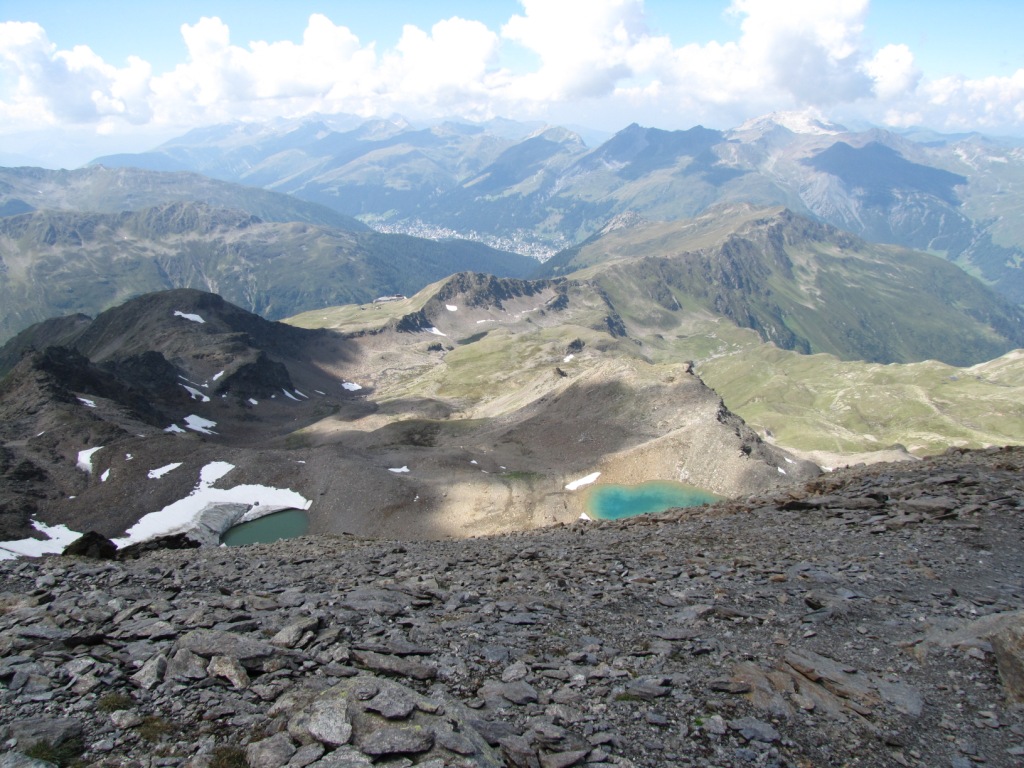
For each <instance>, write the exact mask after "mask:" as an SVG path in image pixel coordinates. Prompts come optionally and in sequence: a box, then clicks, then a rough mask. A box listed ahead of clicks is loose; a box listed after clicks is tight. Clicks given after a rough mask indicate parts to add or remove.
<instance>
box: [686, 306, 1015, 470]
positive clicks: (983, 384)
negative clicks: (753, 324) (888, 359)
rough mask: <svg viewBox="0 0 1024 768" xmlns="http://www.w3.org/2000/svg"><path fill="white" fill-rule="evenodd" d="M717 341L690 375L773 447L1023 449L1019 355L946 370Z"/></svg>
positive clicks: (728, 332) (730, 334) (729, 333)
mask: <svg viewBox="0 0 1024 768" xmlns="http://www.w3.org/2000/svg"><path fill="white" fill-rule="evenodd" d="M724 325H725V323H721V324H720V333H721V334H722V335H725V336H726V337H727V338H729V339H730V340H731V341H730V342H725V343H721V344H719V346H718V350H716V352H717V354H716V356H712V357H709V358H708V359H705V360H702V361H701V362H700V363H699V364H698V365H697V372H698V373H699V374H700V376H701V377H702V378H703V379H704V381H705V383H707V384H708V386H710V387H712V388H713V389H715V390H716V391H717V392H718V393H719V394H720V395H721V396H722V398H723V399H724V400H725V403H726V405H728V406H729V408H730V409H732V410H733V411H735V412H736V413H738V414H739V415H741V416H742V417H743V418H744V419H745V420H746V421H747V422H748V423H749V424H750V425H751V426H752V427H754V428H755V429H757V430H759V431H761V432H762V433H765V432H770V433H771V435H772V436H773V439H774V441H775V442H776V443H778V444H780V445H784V446H787V447H792V448H795V449H798V450H803V451H831V452H837V453H858V452H862V451H874V450H881V449H885V448H889V447H891V446H893V445H896V444H899V445H903V446H904V447H906V448H907V449H908V450H909V451H910V452H911V453H914V454H916V455H927V454H932V453H939V452H941V451H943V450H945V448H947V447H948V446H950V445H960V446H968V447H980V446H985V445H1006V444H1015V443H1021V442H1024V352H1022V351H1021V350H1015V351H1013V352H1010V353H1007V354H1006V355H1003V356H1002V357H1000V358H997V359H995V360H993V361H991V362H987V363H982V364H980V365H975V366H972V367H969V368H955V367H953V366H949V365H945V364H943V363H939V362H936V361H934V360H928V361H924V362H920V363H910V364H906V365H899V364H891V365H878V364H871V363H861V362H846V361H842V360H839V359H837V358H836V357H833V356H832V355H826V354H818V355H799V354H796V353H794V352H787V351H784V350H780V349H777V348H776V347H774V346H772V345H770V344H761V343H758V342H757V341H756V340H753V339H751V343H748V344H746V345H744V344H743V342H742V341H741V340H739V339H737V338H736V337H737V329H725V328H722V327H721V326H724Z"/></svg>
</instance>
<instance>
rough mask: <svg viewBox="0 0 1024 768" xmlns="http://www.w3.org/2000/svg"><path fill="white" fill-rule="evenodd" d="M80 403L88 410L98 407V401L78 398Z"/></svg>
mask: <svg viewBox="0 0 1024 768" xmlns="http://www.w3.org/2000/svg"><path fill="white" fill-rule="evenodd" d="M78 402H80V403H81V404H82V405H84V406H85V407H86V408H95V407H96V401H95V400H90V399H89V398H87V397H80V398H78ZM40 434H42V433H40Z"/></svg>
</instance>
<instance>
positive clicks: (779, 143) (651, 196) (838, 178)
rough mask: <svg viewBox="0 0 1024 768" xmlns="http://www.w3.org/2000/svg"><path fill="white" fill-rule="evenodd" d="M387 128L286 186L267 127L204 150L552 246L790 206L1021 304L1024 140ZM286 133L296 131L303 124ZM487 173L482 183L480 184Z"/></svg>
mask: <svg viewBox="0 0 1024 768" xmlns="http://www.w3.org/2000/svg"><path fill="white" fill-rule="evenodd" d="M388 125H389V126H390V127H389V129H388V131H387V132H386V134H385V136H386V138H379V137H377V136H376V135H374V134H372V133H371V134H369V135H363V134H360V133H359V131H358V130H353V129H349V130H348V131H347V132H341V133H337V135H338V136H344V137H346V138H345V141H346V142H347V143H346V144H345V146H346V147H347V149H346V153H347V154H345V155H340V154H335V155H333V156H332V154H331V152H330V151H329V149H327V148H326V146H324V147H322V148H318V147H317V146H316V142H324V141H326V139H324V138H320V139H317V140H316V142H307V143H306V144H302V142H301V141H299V142H298V145H301V146H297V148H296V149H295V151H298V152H299V153H300V154H302V153H305V154H308V155H310V156H313V155H315V156H316V157H317V161H316V162H317V163H318V167H319V168H320V169H321V170H320V171H310V172H304V173H305V175H304V176H303V179H302V181H301V183H293V182H292V181H287V182H286V180H287V179H292V176H293V174H292V172H291V171H289V170H288V168H289V163H290V161H289V160H288V159H287V157H285V156H284V155H280V154H279V153H278V152H277V147H276V145H274V143H273V141H272V137H271V136H270V135H269V134H267V133H263V134H260V137H259V139H258V140H257V141H254V142H252V143H250V144H247V145H246V144H243V145H232V146H229V147H224V148H223V152H224V153H226V154H223V155H220V154H218V152H220V151H221V150H217V151H214V150H215V148H213V147H206V148H204V147H203V145H202V143H201V142H199V143H197V144H196V151H199V150H202V151H203V152H205V153H207V155H209V157H208V163H211V164H212V163H217V162H220V160H218V159H217V158H219V157H222V156H223V157H231V156H232V153H239V152H242V151H243V149H244V151H246V152H254V153H256V154H257V155H259V156H261V157H263V158H264V159H266V160H268V161H269V160H271V159H272V158H276V159H274V163H277V164H278V167H279V170H278V171H277V173H278V176H277V177H276V180H274V179H272V178H271V177H270V176H268V177H266V178H264V179H261V181H260V183H263V184H267V185H270V186H275V188H280V189H282V191H287V192H290V193H293V194H296V195H298V196H300V197H305V198H308V199H313V200H316V201H317V202H318V203H321V204H325V205H330V206H332V207H335V208H336V209H338V210H341V211H343V212H345V213H347V214H349V215H359V216H362V217H363V218H365V219H367V220H370V221H374V222H375V224H377V225H380V224H385V223H387V224H388V226H389V227H394V226H397V225H399V224H400V223H401V222H403V221H404V222H407V223H409V222H414V221H415V222H426V223H427V224H428V225H432V226H435V227H439V228H447V229H454V230H457V231H461V232H464V233H466V234H467V235H468V234H469V233H470V232H471V231H476V232H486V233H487V234H489V235H491V236H506V237H513V238H520V239H522V240H524V241H526V240H530V241H531V242H532V241H538V242H547V243H549V244H551V243H562V242H563V241H565V240H567V241H568V242H569V243H577V242H580V241H582V240H584V239H586V238H587V237H589V236H590V235H591V234H593V233H594V232H595V231H597V230H599V229H600V228H601V227H602V226H603V225H604V224H605V223H606V222H607V221H608V220H609V219H611V218H612V217H614V216H615V215H617V214H620V213H622V212H624V211H626V210H636V211H638V212H640V213H642V214H644V215H646V216H648V217H650V218H655V219H681V218H690V217H693V216H696V215H698V214H700V213H701V212H702V211H704V210H706V209H707V208H708V207H710V206H713V205H715V204H717V203H723V202H739V201H745V202H751V203H754V204H758V205H776V204H782V205H785V206H787V207H789V208H791V209H793V210H795V211H796V212H798V213H801V214H803V215H810V216H813V217H817V218H820V219H822V220H823V221H826V222H829V223H831V224H833V225H835V226H839V227H841V228H844V229H848V230H850V231H852V232H853V233H854V234H857V235H859V236H862V237H865V238H867V239H869V240H873V241H877V242H885V243H889V244H895V245H901V246H904V247H909V248H915V249H920V250H926V251H929V252H933V253H936V254H938V255H942V256H944V257H945V258H947V259H949V260H950V261H953V262H954V263H956V264H958V265H960V266H962V267H963V268H965V269H967V270H968V271H970V272H972V273H973V274H975V275H978V276H981V277H983V278H984V279H985V280H986V281H987V282H988V283H990V284H992V285H994V286H996V287H997V288H998V290H1000V291H1001V292H1002V293H1003V294H1004V295H1005V296H1007V297H1008V298H1010V299H1011V300H1013V301H1016V302H1017V303H1020V302H1022V301H1024V279H1022V277H1021V272H1020V268H1019V267H1018V266H1016V265H1018V264H1019V263H1020V262H1021V258H1022V254H1024V230H1022V229H1021V228H1020V227H1019V226H1017V225H1016V224H1015V223H1014V217H1013V216H1012V215H1011V214H1012V211H1013V210H1015V209H1016V208H1019V205H1020V200H1019V195H1018V194H1017V192H1016V191H1015V190H1016V189H1018V186H1019V185H1018V183H1017V182H1018V181H1019V179H1020V178H1021V175H1022V168H1024V150H1022V149H1021V148H1020V147H1019V146H1015V145H1013V144H1007V143H1006V142H998V141H992V140H989V139H987V138H986V137H979V136H976V135H966V136H951V137H948V138H945V139H935V137H934V136H929V137H927V138H929V139H931V140H929V141H915V140H914V139H915V138H916V137H918V136H919V135H921V134H920V132H910V133H907V134H905V135H904V134H897V133H893V132H891V131H886V130H883V129H880V128H870V129H867V130H861V131H851V130H848V129H846V128H844V127H843V126H839V125H835V124H831V123H828V122H827V121H825V120H824V118H821V117H820V116H817V115H811V114H795V115H792V114H790V115H787V114H781V115H778V114H777V115H768V116H765V117H763V118H760V119H758V120H754V121H748V122H747V123H745V124H744V125H742V126H739V127H737V128H734V129H732V130H727V131H713V130H709V129H704V128H702V127H700V126H697V127H694V128H691V129H689V130H686V131H663V130H660V129H658V128H644V127H641V126H638V125H635V124H634V125H630V126H627V127H626V128H624V129H623V130H622V131H620V132H618V133H617V134H616V135H614V136H613V137H612V138H610V139H608V140H607V141H606V142H604V143H603V144H601V145H599V146H596V147H593V148H590V147H586V146H585V145H582V144H580V143H579V142H578V141H576V140H575V139H574V140H573V141H571V142H569V143H566V142H565V141H560V142H559V143H557V144H555V143H549V145H548V150H547V154H545V153H541V154H540V155H538V154H536V152H531V151H529V147H531V146H533V145H534V144H536V145H537V146H538V147H539V146H540V144H538V135H537V134H534V135H533V136H527V137H523V136H522V135H518V136H514V137H513V138H508V137H507V136H497V135H495V136H494V137H493V141H492V142H491V143H489V144H487V145H486V148H485V147H484V145H483V144H481V143H479V141H478V140H479V139H480V136H481V135H482V134H480V133H474V134H473V142H475V143H467V140H466V136H465V135H464V134H460V133H458V132H456V131H453V130H451V129H447V130H446V131H443V130H440V129H439V128H437V127H434V128H431V129H429V130H428V131H427V132H426V133H423V129H419V128H414V127H412V126H403V125H398V124H388ZM787 126H788V127H787ZM791 128H795V129H796V130H795V131H794V130H791ZM327 130H329V129H327ZM431 131H433V133H431ZM300 132H301V131H300ZM284 135H291V136H293V138H295V136H296V132H295V130H292V131H291V133H286V134H284ZM316 135H319V134H318V133H317V134H316ZM332 135H333V134H332ZM427 135H430V136H433V137H434V143H435V144H436V146H434V147H432V148H425V146H424V145H423V144H422V141H421V139H422V138H423V137H425V136H427ZM541 135H544V134H541ZM547 135H549V136H550V135H553V134H551V132H550V131H549V132H548V134H547ZM922 138H923V136H922ZM403 142H404V143H403ZM184 144H186V142H180V143H178V144H175V145H174V147H173V150H174V152H176V153H179V154H180V153H182V152H184V151H185V146H183V145H184ZM385 145H386V146H385ZM842 146H845V147H847V149H845V150H843V149H841V147H842ZM402 147H404V148H405V149H402ZM456 147H457V148H458V151H454V152H453V150H454V148H456ZM556 147H557V151H556ZM384 149H388V152H384ZM166 151H168V152H169V151H171V150H170V149H166ZM394 152H398V153H399V155H403V154H404V155H408V156H409V157H410V158H411V157H413V154H410V153H414V152H416V153H419V154H418V155H416V157H417V159H416V162H415V163H413V164H411V165H408V166H404V168H407V169H408V172H406V171H405V170H403V166H402V165H401V164H396V163H395V162H393V160H394V154H393V153H394ZM502 152H505V153H510V152H511V153H524V154H525V156H527V157H529V162H521V163H519V164H518V165H517V166H515V169H516V172H515V173H513V174H512V175H509V169H505V170H502V166H501V164H500V163H499V164H498V165H493V164H494V163H495V162H496V161H497V158H498V157H499V156H500V155H501V153H502ZM204 156H206V155H204ZM510 156H511V155H510ZM456 158H458V162H455V159H456ZM854 159H855V162H854ZM124 162H126V163H127V162H131V160H130V158H125V160H124ZM204 162H207V161H204ZM851 163H853V164H851ZM204 167H208V168H212V167H213V165H206V166H204V165H203V163H202V162H198V161H197V163H196V164H195V165H194V166H193V169H194V170H198V171H202V170H203V169H204ZM267 168H268V169H269V166H267ZM428 168H429V169H431V170H429V172H428V171H427V170H426V169H428ZM894 169H898V170H899V173H895V172H894ZM318 174H320V175H318ZM851 174H853V175H851ZM272 175H273V174H271V176H272ZM482 180H486V181H487V183H486V184H484V185H482V186H481V182H482ZM527 182H528V183H527ZM865 184H866V186H865ZM414 190H419V191H418V192H416V193H415V194H414V193H413V191H414Z"/></svg>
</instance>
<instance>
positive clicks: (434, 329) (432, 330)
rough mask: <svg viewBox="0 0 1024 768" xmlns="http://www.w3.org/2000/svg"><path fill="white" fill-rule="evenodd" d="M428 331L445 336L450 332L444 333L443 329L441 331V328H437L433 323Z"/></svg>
mask: <svg viewBox="0 0 1024 768" xmlns="http://www.w3.org/2000/svg"><path fill="white" fill-rule="evenodd" d="M427 333H432V334H434V335H435V336H445V337H447V336H448V334H447V333H442V332H441V331H439V330H438V329H437V328H435V327H434V326H433V325H432V326H430V327H429V328H427Z"/></svg>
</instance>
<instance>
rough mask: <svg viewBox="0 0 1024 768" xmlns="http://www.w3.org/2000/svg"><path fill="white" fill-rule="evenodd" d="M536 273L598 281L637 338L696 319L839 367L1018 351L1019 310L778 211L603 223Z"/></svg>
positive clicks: (983, 290) (950, 270)
mask: <svg viewBox="0 0 1024 768" xmlns="http://www.w3.org/2000/svg"><path fill="white" fill-rule="evenodd" d="M541 274H546V275H565V276H569V277H572V278H574V279H580V280H589V281H592V282H593V283H595V284H597V285H599V286H600V287H601V288H602V290H603V291H604V292H605V293H606V295H607V296H608V298H609V300H610V303H611V304H612V305H614V306H615V308H616V309H617V311H618V314H619V315H620V317H621V319H622V320H623V321H624V322H625V324H626V326H627V327H629V328H630V334H631V335H633V336H637V337H643V336H645V335H650V334H658V333H661V334H665V333H670V332H672V331H673V330H674V329H675V328H676V327H677V326H678V325H679V323H680V322H681V318H683V317H685V316H687V315H689V314H692V313H694V312H705V313H710V314H713V315H719V316H724V317H727V318H729V319H730V320H732V321H733V322H734V323H736V324H737V325H738V326H740V327H744V328H750V329H752V330H754V331H756V332H757V333H758V334H759V335H760V337H761V338H762V339H763V340H764V341H771V342H774V343H775V344H776V345H778V346H779V347H781V348H784V349H792V350H794V351H798V352H803V353H817V352H826V353H830V354H834V355H836V356H837V357H840V358H842V359H845V360H867V361H871V362H881V363H888V362H912V361H919V360H927V359H939V360H943V361H944V362H947V363H950V364H953V365H970V364H975V363H978V362H981V361H984V360H988V359H991V358H993V357H997V356H998V355H1000V354H1003V353H1005V352H1007V351H1009V350H1011V349H1014V348H1017V347H1020V346H1024V313H1022V312H1021V310H1020V308H1019V307H1017V306H1016V305H1014V304H1012V303H1010V302H1008V301H1006V300H1004V299H1002V298H1000V297H999V296H998V295H996V294H995V293H994V292H993V291H991V290H990V289H989V288H987V287H986V286H985V285H984V284H983V283H981V282H980V281H978V280H976V279H974V278H972V277H970V276H969V275H967V274H965V273H964V272H963V271H962V270H960V269H958V268H956V267H955V266H953V265H951V264H949V263H948V262H946V261H944V260H942V259H939V258H937V257H935V256H931V255H929V254H925V253H920V252H917V251H910V250H907V249H904V248H897V247H893V246H880V245H875V244H871V243H867V242H865V241H864V240H861V239H860V238H857V237H855V236H853V235H851V234H849V233H847V232H843V231H841V230H838V229H835V228H834V227H831V226H829V225H825V224H820V223H818V222H812V221H810V220H808V219H805V218H803V217H800V216H797V215H796V214H794V213H792V212H791V211H788V210H786V209H782V208H769V209H756V208H752V207H751V206H747V205H740V206H729V207H722V208H719V209H716V210H715V212H714V213H713V214H712V213H708V214H706V215H703V216H701V217H699V218H697V219H695V220H693V221H689V222H643V221H634V222H632V223H627V225H626V226H619V227H612V228H609V229H608V230H606V231H604V232H603V233H601V234H600V235H598V236H595V237H593V238H591V239H590V240H588V241H587V242H586V243H584V244H582V245H581V246H579V247H578V248H575V249H572V250H569V251H565V252H563V253H561V254H559V255H558V256H556V257H554V258H553V259H551V261H549V262H548V263H547V264H545V266H544V268H543V270H542V271H541Z"/></svg>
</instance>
